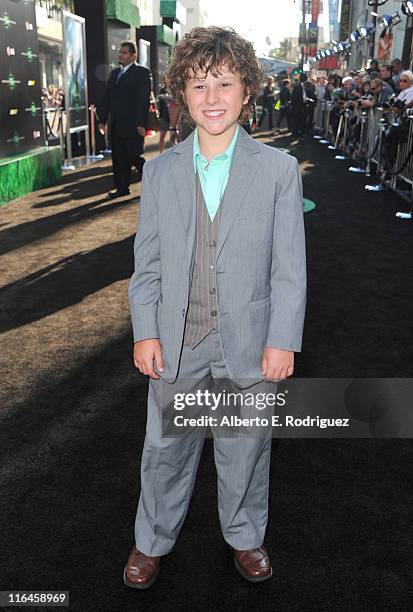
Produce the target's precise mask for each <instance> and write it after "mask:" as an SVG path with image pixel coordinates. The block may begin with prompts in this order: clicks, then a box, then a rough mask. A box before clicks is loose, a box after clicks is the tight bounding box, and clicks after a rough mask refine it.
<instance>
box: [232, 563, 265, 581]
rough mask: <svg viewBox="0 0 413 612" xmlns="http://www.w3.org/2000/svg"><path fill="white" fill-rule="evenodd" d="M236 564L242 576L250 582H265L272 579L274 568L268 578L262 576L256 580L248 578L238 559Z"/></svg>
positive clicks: (251, 577)
mask: <svg viewBox="0 0 413 612" xmlns="http://www.w3.org/2000/svg"><path fill="white" fill-rule="evenodd" d="M234 563H235V567H236V568H237V570H238V572H239V573H240V575H241V576H242V577H243V578H245V580H248V582H264V581H265V580H269V579H270V578H271V577H272V568H271V572H270V573H269V574H268V575H267V576H260V577H259V578H254V577H253V576H248V574H246V573H245V572H244V570H243V569H242V567H241V565H240V564H239V562H238V560H237V558H236V557H234Z"/></svg>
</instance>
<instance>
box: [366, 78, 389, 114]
mask: <svg viewBox="0 0 413 612" xmlns="http://www.w3.org/2000/svg"><path fill="white" fill-rule="evenodd" d="M370 92H371V93H372V94H373V98H372V99H370V98H365V99H361V101H360V102H361V106H362V108H378V107H380V106H383V105H385V104H387V103H388V101H389V100H390V98H391V96H392V95H393V90H392V88H391V87H389V85H387V83H384V82H383V81H382V80H381V79H372V81H371V83H370Z"/></svg>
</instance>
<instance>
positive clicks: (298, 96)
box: [291, 79, 304, 138]
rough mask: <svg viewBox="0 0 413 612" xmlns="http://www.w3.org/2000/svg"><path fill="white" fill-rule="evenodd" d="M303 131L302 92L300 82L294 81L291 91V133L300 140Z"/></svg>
mask: <svg viewBox="0 0 413 612" xmlns="http://www.w3.org/2000/svg"><path fill="white" fill-rule="evenodd" d="M303 131H304V90H303V85H302V83H301V80H300V79H298V80H295V82H294V84H293V87H292V90H291V132H292V135H293V137H294V138H302V137H303Z"/></svg>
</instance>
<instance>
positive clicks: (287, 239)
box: [266, 157, 307, 352]
mask: <svg viewBox="0 0 413 612" xmlns="http://www.w3.org/2000/svg"><path fill="white" fill-rule="evenodd" d="M306 288H307V274H306V247H305V232H304V214H303V188H302V180H301V174H300V168H299V165H298V162H297V160H296V159H295V158H294V157H293V158H292V159H291V162H290V165H289V167H288V169H287V172H286V175H285V179H284V182H283V185H282V188H281V190H280V193H279V195H278V197H277V200H276V203H275V215H274V233H273V245H272V267H271V315H270V324H269V330H268V336H267V341H266V346H269V347H273V348H280V349H284V350H289V351H296V352H299V351H301V342H302V334H303V327H304V316H305V309H306Z"/></svg>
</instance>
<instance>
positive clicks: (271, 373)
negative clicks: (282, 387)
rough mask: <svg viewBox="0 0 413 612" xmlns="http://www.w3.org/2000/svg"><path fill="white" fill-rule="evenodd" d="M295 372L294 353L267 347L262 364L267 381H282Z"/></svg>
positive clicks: (262, 371) (262, 370) (262, 372)
mask: <svg viewBox="0 0 413 612" xmlns="http://www.w3.org/2000/svg"><path fill="white" fill-rule="evenodd" d="M293 372H294V351H286V350H284V349H278V348H272V347H271V346H266V347H265V348H264V353H263V356H262V362H261V374H262V375H263V376H264V378H265V380H268V381H272V382H273V381H276V382H278V381H280V380H284V379H285V378H287V377H288V376H292V374H293Z"/></svg>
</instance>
